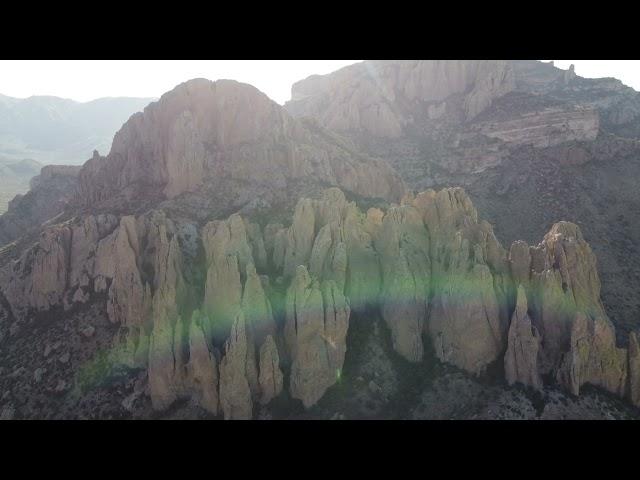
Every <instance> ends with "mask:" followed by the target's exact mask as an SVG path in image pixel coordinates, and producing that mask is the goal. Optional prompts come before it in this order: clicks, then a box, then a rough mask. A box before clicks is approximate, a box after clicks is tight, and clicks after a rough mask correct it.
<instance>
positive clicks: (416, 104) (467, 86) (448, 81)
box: [286, 60, 515, 138]
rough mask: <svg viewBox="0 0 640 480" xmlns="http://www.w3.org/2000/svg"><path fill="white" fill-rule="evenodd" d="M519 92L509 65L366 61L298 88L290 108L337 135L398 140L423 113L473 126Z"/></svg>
mask: <svg viewBox="0 0 640 480" xmlns="http://www.w3.org/2000/svg"><path fill="white" fill-rule="evenodd" d="M514 88H515V81H514V74H513V70H512V68H511V66H510V65H509V64H508V63H507V62H505V61H494V60H488V61H481V60H480V61H479V60H472V61H463V60H456V61H447V60H420V61H395V60H386V61H367V62H364V63H360V64H357V65H353V66H349V67H346V68H343V69H342V70H339V71H337V72H335V73H332V74H330V75H326V76H323V77H320V76H312V77H309V78H307V79H305V80H302V81H300V82H298V83H296V84H294V85H293V87H292V90H291V101H290V102H288V103H287V105H286V108H287V109H288V110H289V111H290V112H291V113H292V114H293V115H294V116H296V117H305V116H308V117H313V118H317V119H318V120H319V121H320V123H321V124H322V125H323V126H325V127H327V128H329V129H331V130H334V131H338V132H358V131H363V132H366V133H369V134H372V135H375V136H381V137H389V138H397V137H400V136H402V134H403V131H404V130H405V128H407V127H408V126H410V125H411V124H413V123H414V121H415V120H419V119H418V118H416V117H418V112H420V113H419V114H420V115H424V114H425V113H427V115H428V116H429V117H438V116H440V115H441V114H442V112H444V111H445V110H447V108H448V106H449V108H450V109H455V110H457V112H456V113H459V115H460V116H461V117H462V118H464V119H465V120H471V119H473V118H475V117H476V116H477V115H478V114H479V113H481V112H482V111H483V110H484V109H485V108H487V107H489V106H490V105H491V103H492V102H493V100H494V99H496V98H499V97H501V96H502V95H504V94H506V93H508V92H510V91H512V90H513V89H514ZM451 97H457V98H455V99H452V101H451V102H450V104H447V102H446V101H447V100H448V99H451Z"/></svg>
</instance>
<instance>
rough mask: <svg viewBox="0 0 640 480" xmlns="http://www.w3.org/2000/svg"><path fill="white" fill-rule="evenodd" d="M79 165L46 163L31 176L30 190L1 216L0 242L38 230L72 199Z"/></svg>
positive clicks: (19, 196)
mask: <svg viewBox="0 0 640 480" xmlns="http://www.w3.org/2000/svg"><path fill="white" fill-rule="evenodd" d="M79 173H80V167H77V166H68V165H47V166H46V167H42V169H41V171H40V175H37V176H35V177H33V178H32V179H31V182H30V187H31V189H30V190H29V191H28V192H27V193H25V194H24V195H17V196H16V197H15V198H14V199H13V200H12V201H11V202H9V208H8V210H7V212H5V213H4V214H3V215H1V216H0V245H4V244H6V243H10V242H12V241H14V240H16V239H18V238H19V237H21V236H23V235H26V234H28V233H31V232H34V231H37V230H39V229H40V226H41V224H42V223H43V222H45V221H47V220H49V219H51V218H53V217H55V216H56V215H58V214H60V213H61V212H62V211H63V210H64V208H65V206H66V204H67V203H68V202H69V201H70V200H71V199H72V198H73V195H74V191H75V188H76V186H77V179H78V175H79Z"/></svg>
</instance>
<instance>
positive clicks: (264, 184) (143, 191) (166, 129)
mask: <svg viewBox="0 0 640 480" xmlns="http://www.w3.org/2000/svg"><path fill="white" fill-rule="evenodd" d="M352 150H353V149H352V148H350V147H349V145H348V143H346V142H345V141H344V140H342V139H340V138H338V137H336V136H335V135H334V134H330V133H327V132H323V131H322V129H321V128H320V127H317V126H312V125H307V124H306V123H304V122H300V121H298V120H295V119H293V118H292V117H291V116H290V115H289V114H288V113H287V112H286V111H285V110H284V109H283V108H282V107H280V106H279V105H278V104H276V103H275V102H273V101H271V100H270V99H269V98H268V97H267V96H266V95H264V94H263V93H261V92H260V91H258V90H257V89H255V88H254V87H252V86H250V85H246V84H242V83H238V82H235V81H231V80H219V81H216V82H211V81H209V80H205V79H196V80H191V81H189V82H186V83H184V84H182V85H179V86H178V87H176V88H175V89H174V90H172V91H170V92H168V93H166V94H165V95H163V96H162V98H161V99H160V100H159V101H158V102H155V103H152V104H151V105H149V106H148V107H147V108H145V110H144V112H141V113H138V114H136V115H133V116H132V117H131V118H130V119H129V121H128V122H127V123H125V124H124V126H123V127H122V128H121V129H120V131H119V132H118V133H117V134H116V136H115V138H114V141H113V146H112V148H111V152H110V153H109V154H108V155H107V156H106V157H99V156H98V157H94V158H93V159H91V160H90V161H88V162H87V163H86V164H85V165H84V167H83V168H82V171H81V172H80V176H79V187H78V194H77V199H76V200H77V204H78V205H89V204H92V205H94V206H95V205H102V206H104V207H105V208H108V207H110V208H119V209H123V210H129V211H132V210H134V209H135V208H136V206H139V204H140V203H142V204H144V205H146V204H150V205H157V204H158V203H159V202H161V201H163V200H172V199H176V197H178V196H181V195H182V197H181V199H180V201H179V202H178V204H179V205H180V206H181V207H182V208H187V209H190V210H194V211H195V209H196V208H197V206H198V205H200V206H202V205H203V204H207V202H208V201H210V197H215V200H216V202H217V203H218V204H222V205H218V207H219V208H220V209H221V210H223V209H224V208H223V207H226V208H227V209H228V208H241V207H242V206H244V205H246V204H248V203H250V202H254V203H255V202H257V201H258V199H262V200H263V201H264V202H271V203H272V202H276V201H283V198H286V197H287V196H288V195H290V194H291V192H290V191H289V190H291V189H292V188H294V185H295V184H297V183H300V182H303V183H304V182H307V183H314V182H315V183H318V182H320V183H324V184H325V185H326V184H333V185H338V186H341V187H342V188H345V189H348V190H350V191H353V192H356V193H358V194H360V195H364V196H370V197H381V198H387V199H389V200H397V199H398V198H399V197H400V196H401V195H402V194H403V191H404V186H403V184H402V182H401V181H400V180H399V178H398V177H397V175H396V174H395V173H394V172H393V171H392V170H391V169H390V168H389V167H388V166H387V165H386V164H384V162H380V161H379V160H375V159H372V158H369V157H366V156H364V155H361V154H357V153H353V151H352ZM185 195H186V196H185ZM295 200H296V199H294V201H295ZM136 204H137V205H136Z"/></svg>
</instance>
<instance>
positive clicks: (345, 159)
mask: <svg viewBox="0 0 640 480" xmlns="http://www.w3.org/2000/svg"><path fill="white" fill-rule="evenodd" d="M372 65H377V66H378V67H380V68H382V70H380V71H379V74H378V75H377V76H376V75H374V78H376V80H375V81H374V83H367V82H365V80H363V78H365V77H362V78H360V77H358V78H359V80H357V81H354V84H353V90H352V94H353V95H352V96H351V97H349V96H344V95H346V93H345V92H342V93H340V92H338V93H335V95H338V97H336V98H339V99H340V100H339V101H337V100H334V101H336V102H337V104H336V106H334V107H331V108H330V110H332V111H333V113H332V114H331V115H327V116H326V118H322V117H316V118H315V119H305V118H295V117H296V116H297V115H299V114H300V112H297V113H296V114H295V115H292V114H290V113H288V111H287V110H285V109H284V108H282V107H280V106H278V105H277V104H275V103H274V102H272V101H271V100H269V99H268V98H267V97H266V96H265V95H263V94H262V93H261V92H259V91H258V90H256V89H255V88H253V87H251V86H249V85H244V84H240V83H237V82H233V81H228V80H221V81H217V82H210V81H207V80H203V79H197V80H192V81H189V82H186V83H184V84H182V85H180V86H178V87H176V89H174V90H173V91H171V92H168V93H167V94H165V95H163V97H162V98H161V99H160V100H159V101H158V102H156V103H153V104H151V105H149V106H148V107H147V108H145V110H144V111H143V112H141V113H139V114H136V115H134V116H132V117H131V118H130V119H129V121H128V122H126V123H125V124H124V125H123V127H122V128H121V129H120V131H119V132H118V133H117V134H116V136H115V138H114V142H113V146H112V148H111V151H110V152H109V153H108V154H107V155H106V156H100V155H99V154H98V153H97V152H95V153H94V156H93V158H92V159H91V160H89V161H87V162H86V163H85V165H83V166H82V167H80V168H76V167H66V168H65V167H45V168H43V170H42V173H41V175H40V177H37V178H36V179H35V180H34V181H33V182H32V188H31V191H30V192H29V193H27V194H26V195H25V196H24V197H22V198H18V199H16V200H15V201H14V202H12V205H11V209H10V211H9V212H8V213H7V214H5V215H3V216H2V217H0V231H1V232H3V234H4V235H6V238H7V241H8V242H9V241H10V243H7V244H6V245H5V246H4V247H2V249H0V391H1V392H3V393H2V397H1V398H0V417H1V418H224V419H249V418H259V419H270V418H273V419H277V418H333V419H341V418H413V419H424V418H637V416H638V410H637V408H638V407H640V403H639V402H640V393H639V391H638V390H639V386H640V364H639V363H638V342H637V334H636V333H635V332H634V331H630V329H628V328H625V326H624V325H619V324H616V322H615V321H612V319H610V317H609V309H608V306H607V305H606V304H605V303H603V301H602V300H601V292H600V290H601V281H600V276H599V273H598V265H599V259H597V258H596V253H595V252H594V251H592V249H591V247H590V246H589V244H588V243H587V240H586V235H584V234H583V231H582V228H581V227H580V226H578V225H577V224H576V223H571V222H569V221H563V219H562V218H558V219H556V221H555V222H554V223H553V224H552V225H551V226H550V228H549V229H548V231H547V232H546V233H545V234H544V235H541V236H540V237H539V239H538V240H540V239H542V240H541V241H539V243H535V244H534V243H533V242H526V241H523V240H515V241H513V242H508V243H504V245H507V246H508V248H505V247H503V242H501V241H500V240H499V235H498V234H497V233H494V230H493V227H492V226H491V224H490V223H489V222H487V221H485V220H482V219H481V218H482V214H481V213H479V210H478V209H477V208H476V206H474V202H472V195H470V194H468V193H467V192H466V191H465V189H463V188H460V187H446V188H435V189H432V188H424V189H419V190H418V189H415V190H418V191H419V193H414V192H412V191H408V190H407V189H406V188H405V182H406V183H407V184H410V185H416V184H417V182H419V181H421V179H424V178H427V177H426V176H425V177H421V178H414V179H411V178H409V177H405V181H404V182H403V181H402V180H401V179H400V177H399V176H398V175H397V174H396V173H395V172H394V170H393V168H392V167H391V166H389V163H391V164H392V165H396V166H399V167H401V173H403V175H405V176H406V175H407V173H406V172H407V170H406V169H403V168H402V163H399V162H396V163H394V160H393V157H391V156H385V155H386V154H387V153H388V152H389V151H393V149H394V148H400V146H401V145H403V144H404V145H407V144H408V143H407V142H409V141H410V140H407V139H408V138H409V139H413V140H414V141H418V140H417V138H418V137H411V136H410V135H409V134H407V133H406V132H405V130H404V129H405V128H406V129H409V130H410V129H411V128H412V125H415V124H416V122H418V123H419V122H420V121H422V120H424V119H422V120H420V118H421V117H418V116H417V114H416V112H417V110H412V109H414V108H416V107H415V104H417V103H419V102H420V101H419V99H420V98H422V97H425V96H427V97H428V98H430V99H431V100H430V101H432V102H436V103H437V104H438V105H442V104H444V105H445V107H438V108H439V109H443V112H444V113H443V115H444V116H445V117H447V116H448V115H449V114H451V115H454V116H452V117H451V118H450V119H449V120H448V121H450V122H451V123H450V124H447V125H448V126H446V127H441V128H452V129H454V128H458V129H469V128H479V127H478V125H479V124H480V123H479V122H483V120H482V119H483V118H486V115H488V113H487V112H490V111H494V110H492V109H494V108H497V106H499V105H502V104H501V102H502V101H503V100H504V99H505V98H506V97H508V96H510V95H521V94H522V92H519V90H518V88H522V87H518V85H519V83H518V74H517V72H518V68H517V67H518V65H517V64H514V63H513V62H459V63H455V62H454V63H452V64H448V63H439V62H431V63H430V62H426V63H424V64H421V63H420V62H414V63H410V64H407V65H404V64H403V62H373V63H372ZM527 65H528V64H526V65H525V66H527ZM409 67H410V68H409ZM358 68H362V66H358V65H356V66H354V67H349V69H347V70H346V71H347V73H348V74H349V75H346V77H345V76H344V75H345V74H344V71H343V73H341V74H340V75H343V76H338V78H340V79H342V80H344V79H345V78H347V80H349V78H351V75H353V76H357V75H364V74H362V72H360V73H358V72H359V70H358ZM364 68H365V70H366V69H367V68H368V67H367V64H364ZM413 68H417V70H416V71H415V72H413V73H412V69H413ZM543 68H545V69H546V68H547V67H543ZM407 69H408V70H407ZM371 71H372V72H374V73H375V72H376V70H375V69H374V70H371ZM545 72H546V70H545ZM383 73H384V75H383ZM529 75H530V76H531V78H532V79H535V78H538V77H536V75H537V74H536V75H533V74H532V73H529ZM540 75H542V74H540ZM545 75H546V73H545ZM566 77H570V75H565V74H563V75H562V76H561V77H558V78H555V77H554V79H553V82H561V83H562V82H565V80H566ZM385 79H393V80H394V81H400V80H401V85H403V87H402V89H399V90H397V91H396V90H394V89H393V88H391V89H390V90H384V91H385V93H384V96H381V97H379V98H378V97H376V95H375V93H376V90H375V88H373V86H375V85H380V86H381V88H382V87H384V85H386V83H385V82H387V80H385ZM342 80H341V82H342ZM543 80H544V81H543ZM349 81H350V80H349ZM548 81H549V80H548V79H547V78H546V77H544V76H543V77H542V80H540V81H539V82H538V83H536V82H534V81H533V80H531V82H530V83H531V87H530V88H531V90H532V91H533V89H534V87H535V89H538V90H536V91H542V92H543V93H535V94H534V93H531V94H530V95H542V96H543V97H544V96H545V95H547V93H544V92H546V90H545V88H548V87H547V86H546V85H547V83H545V82H548ZM568 81H569V82H570V81H572V79H571V78H569V80H568ZM325 82H327V81H326V80H323V79H322V78H315V79H311V83H310V84H309V85H307V86H306V87H303V88H302V89H301V90H299V91H300V92H301V93H300V95H298V96H297V97H296V98H297V100H296V102H305V101H306V102H308V103H307V105H311V106H312V107H313V108H314V109H316V111H319V110H317V109H320V108H321V107H322V105H323V102H324V100H322V101H321V99H319V98H318V99H316V100H313V98H314V94H313V92H314V91H316V90H314V89H315V88H317V89H319V90H318V91H321V92H324V93H322V95H324V94H325V93H326V92H327V90H326V89H329V90H332V89H334V88H338V87H339V88H338V89H339V90H341V89H342V86H341V85H342V83H340V82H338V83H334V81H333V80H331V81H328V83H325ZM376 82H377V83H376ZM336 85H337V86H336ZM367 85H369V87H371V90H367V88H369V87H367ZM359 86H360V87H359ZM297 88H300V87H296V89H297ZM359 88H363V89H364V90H365V91H366V92H368V93H369V95H367V97H368V100H367V99H366V98H363V97H361V96H360V90H359ZM389 92H392V93H389ZM625 92H626V91H625ZM624 94H625V95H627V94H628V92H627V93H624ZM304 95H306V97H304ZM331 95H334V93H331ZM381 95H382V94H381ZM305 98H306V100H305ZM349 98H351V99H352V100H353V101H354V102H356V101H357V102H360V101H362V102H365V101H371V102H372V104H375V102H378V101H380V102H384V103H385V105H388V108H389V111H388V114H389V115H391V116H392V117H393V118H395V119H396V120H398V125H401V129H400V130H398V131H395V132H392V131H391V130H387V129H386V128H383V129H381V130H375V131H365V130H362V129H363V128H365V126H366V128H369V127H370V126H371V125H372V124H371V123H369V122H370V121H372V118H374V119H375V118H383V117H376V116H374V117H369V116H368V115H369V113H370V112H369V113H366V114H364V113H362V112H360V113H357V114H355V113H353V112H355V111H356V110H357V111H359V110H358V109H356V110H350V109H349V108H347V109H346V110H344V109H343V108H344V107H345V106H346V107H348V106H349V105H346V104H345V102H347V104H348V102H349ZM381 99H382V100H381ZM394 99H395V100H394ZM399 99H402V100H399ZM409 99H413V100H411V101H409ZM416 99H418V100H416ZM391 100H394V101H396V100H398V101H399V102H400V103H401V105H393V102H391ZM316 101H317V102H318V103H315V102H316ZM389 102H391V103H389ZM412 102H413V103H412ZM380 105H382V103H380ZM309 108H311V107H309ZM380 108H381V109H382V108H383V107H382V106H381V107H380ZM572 108H573V110H571V111H570V112H569V109H568V107H567V108H565V110H563V111H564V112H565V114H566V115H567V116H568V117H567V118H568V119H569V120H567V122H565V123H567V124H570V125H572V127H570V128H569V127H568V128H569V130H571V128H573V129H574V130H575V131H581V132H583V133H580V134H576V133H575V132H574V133H568V134H567V135H570V136H572V138H573V137H575V136H576V135H583V136H582V137H580V140H576V139H574V140H567V141H568V142H574V141H575V142H578V143H580V142H591V143H592V144H596V145H600V144H599V143H596V142H599V141H600V140H599V139H600V137H601V135H602V133H601V132H600V130H598V134H597V136H596V139H595V140H587V139H585V138H587V137H584V135H586V133H584V132H586V131H588V130H589V129H592V128H593V125H592V123H593V122H594V121H595V122H596V125H597V127H596V128H597V129H601V128H604V127H602V125H607V122H609V120H606V121H605V120H604V119H603V117H601V116H600V114H599V113H597V112H598V110H597V109H598V108H604V107H598V106H592V111H591V113H588V114H585V115H584V116H581V115H582V113H580V112H581V111H582V110H581V109H585V110H586V109H587V107H584V106H583V105H574V106H573V107H572ZM607 108H609V107H607ZM611 108H613V107H611ZM334 109H335V110H334ZM365 110H366V109H365ZM427 110H428V108H427ZM289 111H291V108H289ZM379 111H382V110H379ZM558 111H559V110H555V111H554V112H555V113H553V112H547V113H545V115H546V116H543V117H542V118H536V119H533V120H535V121H534V122H533V124H532V125H533V126H532V128H531V129H530V131H529V133H527V134H526V135H527V136H528V138H536V139H538V138H540V136H539V134H538V133H536V131H537V130H538V129H540V128H542V127H541V126H540V125H542V124H545V122H547V123H551V124H553V125H556V124H557V123H558V122H559V120H558V115H560V116H562V114H561V113H558ZM593 111H596V114H595V115H596V116H595V118H596V120H594V113H593ZM337 112H340V113H337ZM346 112H351V113H350V115H351V114H353V116H352V117H350V120H349V122H351V121H353V122H355V123H353V124H352V126H354V128H353V129H352V128H351V127H349V129H345V130H342V129H341V127H339V126H336V125H332V124H331V122H333V121H335V119H337V118H342V119H343V120H344V118H345V117H344V115H343V114H346ZM367 112H368V110H367ZM412 112H413V113H412ZM567 112H569V113H567ZM547 114H548V115H547ZM334 115H336V116H334ZM384 115H386V116H384V118H391V116H388V115H387V114H386V113H385V114H384ZM496 115H497V114H496ZM445 117H442V118H445ZM447 118H448V117H447ZM363 119H364V120H363ZM443 121H444V120H443ZM506 121H509V122H512V121H513V119H512V118H511V117H509V118H508V119H507V120H505V122H506ZM325 122H329V123H325ZM590 122H591V123H590ZM374 123H375V122H374ZM560 123H562V121H560ZM563 124H564V123H563ZM425 125H426V124H425ZM434 125H436V124H434ZM470 125H471V126H470ZM473 125H475V127H472V126H473ZM484 125H485V127H486V128H489V127H488V126H487V125H488V124H484ZM517 125H520V124H518V123H517V122H516V127H515V128H516V129H517V128H522V127H521V126H519V127H518V126H517ZM590 125H591V126H590ZM485 127H483V128H485ZM438 128H440V127H438ZM625 128H626V127H625ZM332 129H334V130H332ZM552 130H554V131H555V127H553V128H552ZM465 131H467V130H465ZM486 131H488V130H485V133H482V134H480V133H477V138H485V137H487V134H486ZM491 131H497V132H501V133H500V137H498V136H496V138H495V139H494V140H495V142H501V145H502V144H508V145H509V147H503V148H514V149H515V150H514V151H517V149H518V148H525V147H523V145H527V147H526V148H529V149H531V150H533V151H534V152H536V153H537V152H538V151H545V152H548V150H544V149H548V148H557V147H563V145H564V144H565V143H566V142H564V141H562V142H560V143H558V144H557V145H556V144H554V146H548V145H547V146H540V145H538V146H534V145H529V144H528V143H526V142H525V143H523V144H522V145H520V146H514V147H512V146H511V142H513V141H514V140H513V139H514V138H518V135H517V134H513V132H511V131H510V129H507V128H503V127H500V128H498V129H494V130H491ZM390 132H391V133H393V135H391V136H389V135H388V134H389V133H390ZM414 133H415V132H414ZM380 135H381V136H380ZM522 135H525V134H524V133H523V134H521V136H522ZM611 135H614V134H611ZM474 138H476V137H474ZM576 138H577V137H576ZM609 138H611V137H609ZM617 138H618V137H615V139H614V140H610V141H618V140H617ZM375 141H380V142H381V143H383V144H386V145H387V149H386V150H385V149H383V150H381V151H382V153H383V154H385V155H380V157H382V159H381V158H378V157H377V156H375V155H373V153H372V152H371V151H369V150H368V148H369V147H370V146H371V145H372V144H373V143H371V142H375ZM537 141H538V140H536V142H537ZM620 141H631V140H629V139H622V140H620ZM367 142H370V143H367ZM553 142H555V140H552V139H551V137H549V140H548V143H549V144H552V143H553ZM489 143H491V142H489ZM451 148H462V147H460V146H457V147H451ZM482 148H485V146H482ZM563 148H564V147H563ZM480 150H482V149H481V148H480V149H479V151H480ZM362 151H366V153H362ZM449 158H451V157H449ZM478 158H481V157H478ZM536 158H538V157H536ZM399 159H400V157H397V158H396V160H399ZM407 159H409V160H411V156H410V155H407ZM441 161H443V162H444V161H445V160H444V159H442V160H441ZM538 161H539V160H535V159H534V160H532V166H531V167H530V168H535V165H536V162H538ZM469 165H471V163H466V164H465V163H461V164H460V166H459V167H456V168H460V169H462V170H464V169H465V168H467V167H469ZM500 165H502V163H500V162H499V163H498V164H497V165H496V167H495V168H497V167H498V166H500ZM469 168H470V167H469ZM491 168H494V167H491ZM480 170H482V169H480ZM452 172H454V173H455V174H457V173H456V172H457V170H455V169H452ZM454 173H450V174H451V175H454ZM465 175H468V176H469V178H472V177H473V175H479V176H480V178H481V179H485V178H489V177H483V176H482V171H480V172H475V174H474V173H473V172H472V171H470V170H469V171H467V172H466V173H465ZM460 178H463V177H460ZM465 178H466V177H465ZM468 185H470V186H471V187H474V186H475V185H477V184H476V183H468ZM486 195H487V197H488V196H489V193H487V194H486ZM554 198H556V199H557V201H558V202H561V201H564V200H565V197H563V196H558V197H554ZM54 200H55V201H54ZM56 202H58V203H56ZM44 204H46V206H45V205H44ZM47 208H49V210H47ZM19 220H20V221H23V222H24V223H23V224H20V223H19ZM12 229H13V230H12ZM7 232H8V233H7ZM523 236H524V235H523ZM631 330H633V329H631Z"/></svg>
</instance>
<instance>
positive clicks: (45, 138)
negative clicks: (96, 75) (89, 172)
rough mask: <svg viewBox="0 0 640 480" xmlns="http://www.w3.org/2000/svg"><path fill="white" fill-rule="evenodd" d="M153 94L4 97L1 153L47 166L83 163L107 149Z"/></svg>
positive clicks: (0, 122) (1, 101)
mask: <svg viewBox="0 0 640 480" xmlns="http://www.w3.org/2000/svg"><path fill="white" fill-rule="evenodd" d="M152 100H153V99H152V98H124V97H117V98H100V99H97V100H93V101H91V102H86V103H80V102H75V101H73V100H69V99H65V98H58V97H49V96H34V97H29V98H25V99H19V98H12V97H7V96H4V95H0V157H2V158H4V159H6V160H24V159H26V158H29V159H32V160H35V161H38V162H40V163H42V164H67V165H80V164H82V163H84V162H85V161H86V160H88V159H89V158H91V154H92V152H93V150H98V151H100V152H108V151H109V148H110V147H111V141H112V140H113V135H114V134H115V133H116V131H117V130H118V129H119V128H120V127H121V126H122V124H123V123H124V122H126V121H127V119H128V118H129V117H130V116H131V115H132V114H134V113H136V112H139V111H141V110H143V109H144V107H146V106H147V105H148V104H149V103H150V102H151V101H152Z"/></svg>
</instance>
